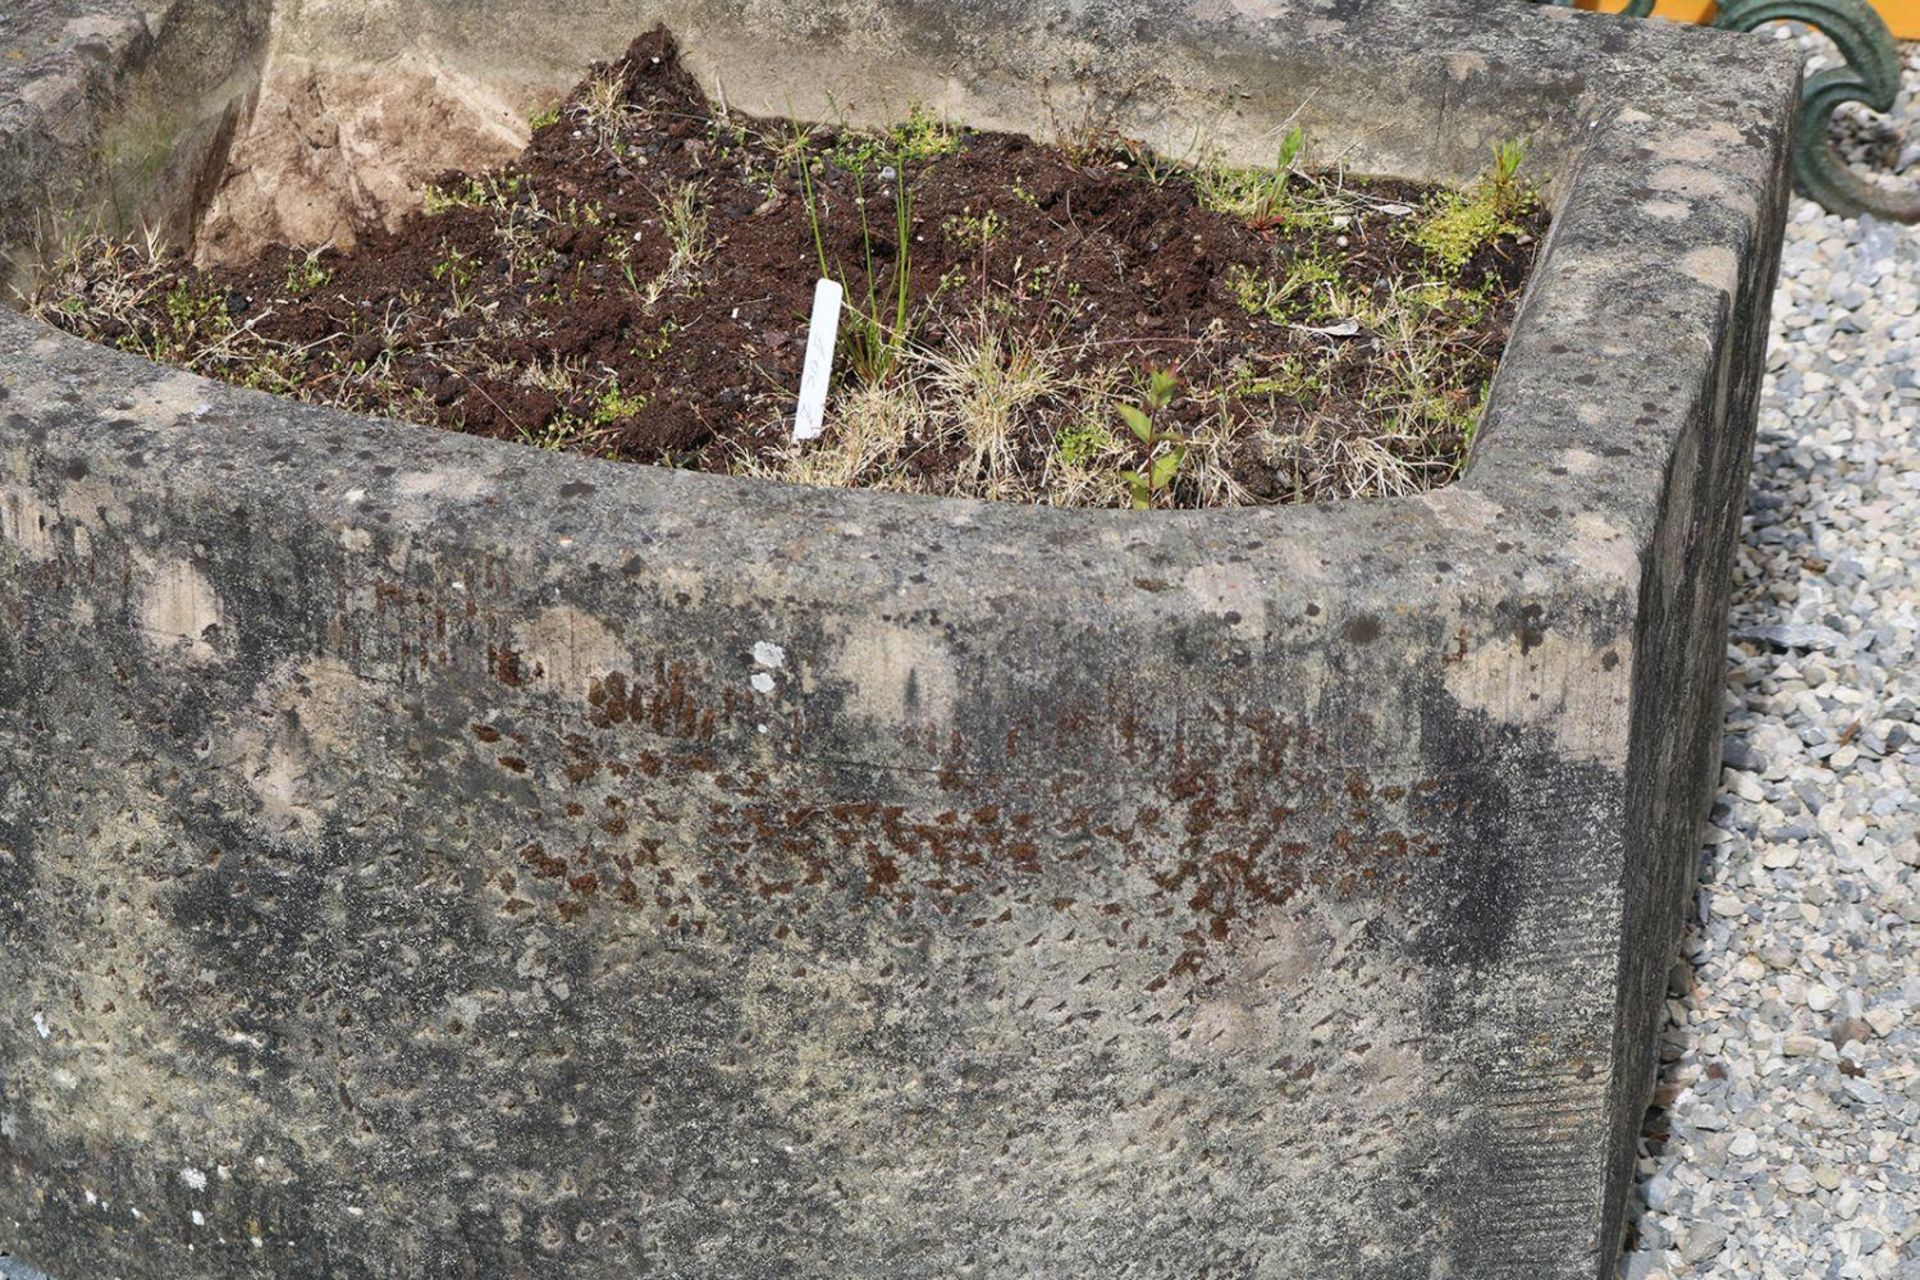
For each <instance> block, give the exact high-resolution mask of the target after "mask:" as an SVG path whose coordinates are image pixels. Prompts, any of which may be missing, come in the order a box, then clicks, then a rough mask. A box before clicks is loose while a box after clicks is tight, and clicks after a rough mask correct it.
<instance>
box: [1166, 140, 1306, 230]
mask: <svg viewBox="0 0 1920 1280" xmlns="http://www.w3.org/2000/svg"><path fill="white" fill-rule="evenodd" d="M1306 150H1307V135H1306V132H1305V131H1304V130H1302V129H1300V128H1299V127H1298V126H1296V127H1294V128H1291V129H1289V130H1287V131H1286V133H1285V134H1284V135H1282V136H1281V138H1280V149H1279V152H1278V154H1277V155H1276V157H1275V159H1274V164H1273V168H1271V169H1233V168H1228V167H1226V166H1223V165H1220V164H1218V163H1208V164H1202V165H1201V166H1200V167H1199V168H1197V169H1196V170H1195V171H1194V175H1193V181H1194V187H1195V189H1196V191H1197V192H1198V194H1199V196H1200V203H1201V204H1203V205H1204V206H1206V207H1207V208H1209V209H1212V210H1214V211H1215V212H1217V213H1224V214H1228V215H1230V216H1232V217H1235V218H1239V219H1240V220H1241V221H1242V222H1245V223H1247V224H1248V225H1249V226H1252V227H1256V228H1262V229H1264V228H1267V227H1276V226H1280V225H1282V224H1284V223H1287V222H1290V221H1292V220H1293V216H1294V212H1295V207H1294V206H1295V200H1294V197H1293V192H1292V191H1291V189H1290V183H1291V182H1292V179H1293V175H1294V170H1295V167H1296V166H1297V165H1298V164H1300V162H1301V158H1302V157H1303V156H1304V155H1305V154H1306Z"/></svg>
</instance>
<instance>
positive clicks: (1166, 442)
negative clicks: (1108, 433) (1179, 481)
mask: <svg viewBox="0 0 1920 1280" xmlns="http://www.w3.org/2000/svg"><path fill="white" fill-rule="evenodd" d="M1179 385H1180V379H1179V376H1178V375H1176V374H1175V373H1174V372H1173V370H1171V369H1154V370H1152V371H1151V372H1150V373H1149V374H1148V375H1147V389H1146V394H1145V396H1144V397H1142V400H1141V403H1140V404H1137V405H1133V404H1124V403H1121V404H1115V405H1114V406H1113V408H1114V412H1116V413H1118V414H1119V415H1120V420H1121V421H1122V422H1124V423H1125V424H1126V426H1127V430H1128V431H1130V432H1132V433H1133V437H1134V439H1136V440H1138V441H1139V442H1140V445H1141V447H1142V448H1143V449H1144V450H1145V451H1146V454H1147V464H1146V466H1145V467H1143V468H1141V469H1140V470H1138V471H1123V472H1121V473H1120V478H1121V480H1123V481H1125V482H1126V486H1127V491H1128V493H1129V494H1130V495H1131V496H1132V498H1133V508H1134V510H1136V511H1145V510H1147V509H1148V508H1149V507H1151V506H1153V505H1154V504H1155V503H1156V502H1157V501H1159V500H1162V499H1164V498H1169V497H1171V496H1172V490H1173V482H1174V479H1175V478H1176V477H1177V476H1178V475H1179V474H1180V465H1181V464H1182V463H1183V462H1185V461H1186V460H1187V440H1186V437H1184V436H1182V435H1180V434H1179V433H1178V432H1174V431H1162V430H1161V429H1160V428H1159V427H1158V426H1157V425H1155V422H1154V419H1155V418H1156V417H1159V416H1160V415H1161V414H1163V413H1164V412H1165V411H1166V409H1167V408H1168V406H1170V405H1171V404H1172V403H1173V397H1174V393H1175V391H1176V390H1177V389H1178V388H1179ZM1162 448H1164V449H1165V450H1166V452H1164V453H1162V452H1159V450H1161V449H1162Z"/></svg>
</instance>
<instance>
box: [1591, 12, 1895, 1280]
mask: <svg viewBox="0 0 1920 1280" xmlns="http://www.w3.org/2000/svg"><path fill="white" fill-rule="evenodd" d="M1903 52H1904V54H1905V63H1906V67H1907V76H1906V82H1907V86H1908V88H1907V92H1905V93H1903V94H1902V95H1901V101H1900V103H1899V104H1897V105H1896V107H1895V109H1894V112H1893V113H1891V115H1890V117H1889V119H1888V120H1886V121H1869V120H1866V119H1864V118H1861V117H1856V118H1855V119H1853V120H1850V121H1846V122H1844V123H1845V125H1846V126H1851V127H1843V130H1842V136H1843V138H1844V140H1845V145H1846V148H1847V149H1848V150H1849V151H1851V152H1852V153H1853V154H1854V155H1855V156H1857V157H1859V158H1860V159H1862V160H1863V161H1865V162H1867V163H1868V164H1872V165H1875V166H1879V167H1884V168H1886V169H1889V170H1891V169H1894V168H1905V169H1906V170H1907V171H1906V172H1905V173H1904V175H1902V180H1903V181H1904V182H1905V183H1907V184H1911V183H1912V182H1913V181H1915V179H1916V177H1920V128H1914V129H1912V131H1911V135H1909V133H1908V130H1907V128H1906V126H1907V125H1908V124H1909V123H1911V122H1913V121H1914V120H1915V119H1916V116H1920V113H1916V111H1915V108H1914V98H1915V97H1916V94H1915V92H1914V90H1915V89H1916V88H1920V49H1917V48H1916V47H1914V46H1909V47H1907V48H1906V49H1905V50H1904V51H1903ZM1909 136H1910V137H1911V141H1909ZM1768 363H1769V369H1770V371H1771V372H1770V375H1769V378H1768V383H1767V388H1766V392H1765V398H1764V400H1763V403H1762V406H1761V410H1760V438H1759V444H1758V448H1757V450H1756V453H1755V458H1754V478H1753V487H1752V493H1751V498H1750V501H1749V512H1748V519H1747V524H1746V534H1745V538H1744V545H1743V546H1742V548H1741V550H1740V555H1739V560H1738V563H1737V565H1736V567H1735V582H1734V603H1733V632H1732V637H1731V643H1730V644H1729V647H1728V650H1727V681H1726V692H1725V705H1726V712H1727V740H1726V751H1725V770H1724V772H1723V774H1722V776H1721V777H1722V785H1721V795H1720V797H1719V800H1718V801H1717V803H1716V804H1715V807H1714V811H1713V820H1712V827H1711V829H1710V830H1709V833H1708V842H1707V846H1706V849H1705V852H1704V855H1703V862H1702V873H1701V884H1700V889H1699V907H1698V915H1697V919H1696V921H1695V922H1694V923H1693V924H1691V925H1690V926H1689V929H1688V933H1687V937H1686V940H1685V942H1684V944H1683V946H1684V953H1685V954H1684V958H1683V959H1682V960H1681V961H1680V962H1679V963H1678V964H1676V965H1675V966H1674V970H1673V974H1672V978H1671V981H1670V984H1669V992H1670V996H1671V998H1670V999H1669V1002H1668V1018H1669V1021H1668V1027H1667V1040H1666V1044H1665V1046H1664V1049H1663V1057H1664V1065H1663V1068H1662V1075H1661V1083H1660V1087H1659V1093H1658V1095H1657V1097H1656V1109H1655V1110H1654V1111H1653V1112H1652V1113H1651V1114H1650V1116H1649V1119H1648V1124H1647V1130H1646V1134H1645V1136H1644V1138H1643V1145H1642V1152H1641V1160H1640V1177H1639V1183H1638V1186H1637V1202H1636V1204H1635V1205H1634V1206H1633V1208H1632V1212H1633V1213H1634V1214H1635V1215H1636V1221H1635V1224H1634V1229H1633V1233H1632V1235H1633V1238H1632V1240H1631V1242H1630V1250H1631V1251H1630V1252H1628V1253H1627V1254H1625V1255H1624V1257H1623V1258H1622V1261H1621V1270H1620V1274H1621V1275H1622V1276H1623V1277H1628V1278H1630V1280H1677V1278H1678V1277H1683V1276H1685V1277H1694V1276H1699V1277H1724V1278H1726V1280H1733V1278H1734V1277H1739V1278H1741V1280H1748V1278H1754V1280H1776V1278H1777V1280H1788V1278H1790V1277H1791V1278H1793V1280H1799V1278H1800V1277H1818V1278H1819V1280H1839V1278H1842V1277H1845V1278H1848V1280H1852V1278H1854V1277H1876V1278H1886V1277H1897V1278H1899V1280H1916V1278H1920V957H1917V956H1916V955H1915V942H1916V937H1920V934H1917V932H1916V928H1915V926H1916V925H1920V871H1917V870H1916V868H1920V842H1917V841H1916V831H1917V830H1920V723H1916V721H1920V656H1917V655H1916V653H1915V648H1916V642H1915V631H1916V628H1917V627H1920V619H1917V618H1916V616H1915V612H1916V608H1920V229H1916V228H1905V227H1898V226H1894V225H1890V224H1886V223H1879V222H1875V221H1873V220H1872V219H1862V220H1860V221H1857V222H1854V221H1845V220H1842V219H1839V218H1833V217H1828V216H1826V215H1824V214H1822V213H1821V211H1820V210H1819V209H1818V208H1817V207H1815V206H1813V205H1811V204H1808V203H1807V202H1805V201H1796V203H1795V206H1794V210H1793V214H1792V221H1791V225H1790V226H1789V227H1788V230H1787V241H1786V250H1785V258H1784V262H1783V266H1782V279H1781V282H1780V290H1779V293H1778V294H1777V295H1776V298H1775V302H1774V324H1773V346H1772V349H1771V354H1770V357H1769V362H1768Z"/></svg>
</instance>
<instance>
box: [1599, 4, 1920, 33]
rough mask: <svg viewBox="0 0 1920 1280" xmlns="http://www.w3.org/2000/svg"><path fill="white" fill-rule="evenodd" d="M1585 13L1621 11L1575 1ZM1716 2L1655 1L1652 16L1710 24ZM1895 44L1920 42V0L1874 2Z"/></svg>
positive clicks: (1610, 6) (1616, 6)
mask: <svg viewBox="0 0 1920 1280" xmlns="http://www.w3.org/2000/svg"><path fill="white" fill-rule="evenodd" d="M1575 3H1577V4H1578V5H1579V6H1580V7H1581V8H1582V9H1608V10H1612V9H1618V8H1619V7H1620V3H1619V0H1575ZM1715 7H1716V6H1715V5H1714V2H1713V0H1655V3H1654V6H1653V16H1654V17H1656V18H1671V19H1672V20H1673V21H1675V22H1710V21H1712V19H1713V11H1714V9H1715ZM1873 7H1874V8H1875V9H1878V10H1879V11H1880V16H1881V18H1883V19H1884V20H1885V21H1886V24H1887V26H1888V28H1889V29H1890V30H1892V32H1893V38H1894V39H1895V40H1920V0H1873Z"/></svg>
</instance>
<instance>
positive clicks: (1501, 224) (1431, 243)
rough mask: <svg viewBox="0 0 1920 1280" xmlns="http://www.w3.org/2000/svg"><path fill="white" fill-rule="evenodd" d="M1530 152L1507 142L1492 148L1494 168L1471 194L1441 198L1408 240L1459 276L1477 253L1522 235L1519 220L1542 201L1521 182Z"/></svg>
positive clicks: (1489, 169) (1430, 206)
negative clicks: (1503, 239)
mask: <svg viewBox="0 0 1920 1280" xmlns="http://www.w3.org/2000/svg"><path fill="white" fill-rule="evenodd" d="M1525 156H1526V148H1525V146H1524V145H1523V144H1521V143H1519V142H1503V143H1501V144H1499V145H1498V146H1496V147H1495V148H1494V149H1493V164H1492V165H1491V166H1489V167H1488V169H1487V171H1486V172H1485V173H1483V174H1481V175H1480V178H1479V179H1478V180H1477V181H1476V182H1475V183H1474V184H1473V186H1472V187H1470V188H1469V189H1468V190H1466V191H1448V192H1445V193H1443V194H1442V195H1440V196H1439V197H1437V198H1436V199H1435V200H1434V201H1433V203H1431V204H1430V205H1429V206H1428V208H1427V214H1426V216H1425V217H1423V218H1421V219H1420V220H1419V221H1418V222H1417V223H1415V224H1414V226H1413V229H1412V231H1411V232H1410V233H1409V238H1410V239H1411V240H1412V241H1413V243H1414V244H1416V245H1418V246H1419V247H1420V249H1421V250H1422V251H1424V252H1425V253H1426V255H1427V256H1428V257H1429V258H1431V259H1432V260H1433V261H1434V262H1435V263H1436V264H1438V265H1439V266H1440V267H1442V268H1443V269H1445V270H1446V271H1447V272H1449V273H1457V272H1459V271H1460V270H1462V269H1463V268H1464V267H1465V266H1466V265H1467V264H1468V263H1469V262H1471V261H1472V260H1473V256H1474V254H1476V253H1478V252H1480V250H1481V249H1482V248H1483V247H1485V246H1486V245H1489V244H1491V243H1493V241H1494V240H1496V239H1498V238H1499V237H1500V236H1503V235H1519V234H1521V233H1522V232H1523V231H1524V230H1525V228H1523V227H1522V226H1520V224H1519V221H1518V220H1519V219H1520V218H1522V217H1525V216H1526V215H1527V214H1529V213H1531V212H1532V211H1533V209H1534V207H1535V206H1536V205H1537V204H1538V203H1539V196H1538V195H1537V194H1536V193H1535V192H1534V190H1533V188H1532V186H1531V185H1530V184H1528V183H1526V182H1523V181H1522V180H1521V179H1520V178H1519V176H1518V175H1519V169H1520V164H1521V161H1522V160H1523V159H1525Z"/></svg>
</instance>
